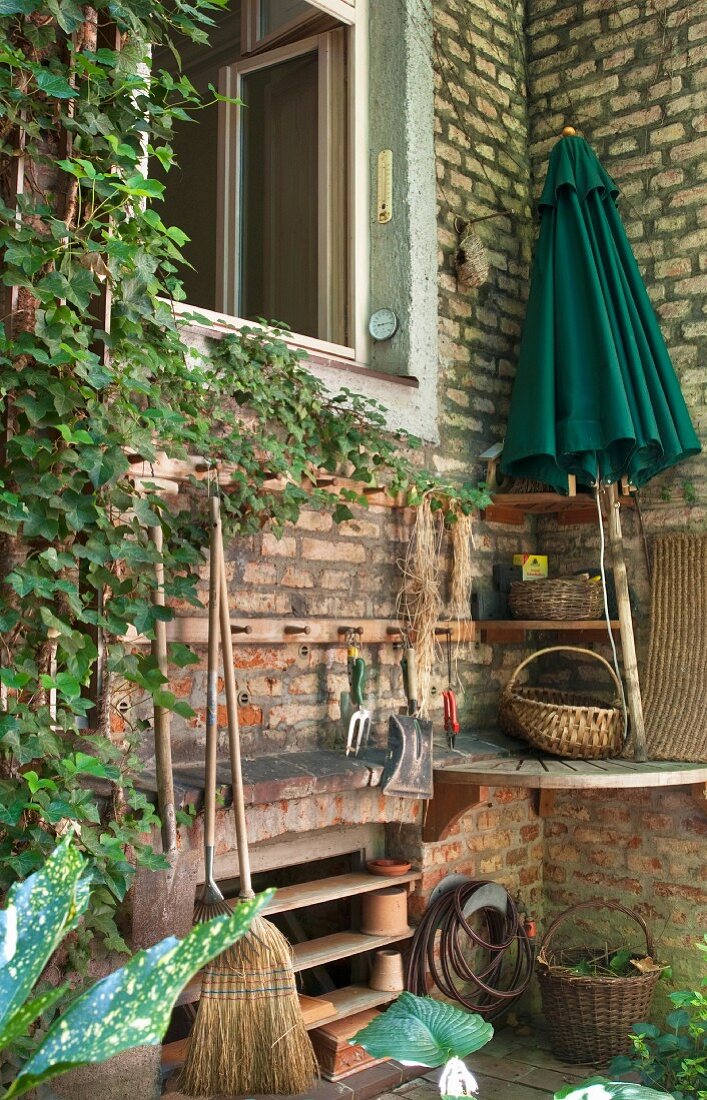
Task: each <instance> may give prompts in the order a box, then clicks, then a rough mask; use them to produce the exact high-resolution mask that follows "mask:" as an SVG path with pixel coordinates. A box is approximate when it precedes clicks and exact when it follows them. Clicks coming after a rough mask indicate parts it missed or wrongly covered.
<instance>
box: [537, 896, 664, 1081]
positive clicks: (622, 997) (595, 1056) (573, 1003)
mask: <svg viewBox="0 0 707 1100" xmlns="http://www.w3.org/2000/svg"><path fill="white" fill-rule="evenodd" d="M597 909H609V910H613V911H615V912H621V913H624V914H625V915H626V916H628V917H630V918H631V919H632V920H633V921H635V923H636V924H638V925H639V927H640V929H641V932H642V933H643V936H644V937H645V941H646V955H647V956H649V957H650V958H651V959H654V958H655V956H654V954H653V952H654V945H653V939H652V937H651V934H650V932H649V931H648V928H647V926H646V923H645V921H644V920H643V919H642V918H641V917H639V915H638V913H634V912H633V910H632V909H626V908H624V906H623V905H619V904H618V903H617V902H604V903H603V902H599V901H590V902H583V903H582V904H580V905H574V906H572V908H571V909H567V910H566V911H565V912H564V913H561V914H560V916H559V917H558V918H557V920H555V921H554V922H553V923H552V924H551V925H550V927H549V928H548V930H547V932H546V933H545V936H544V937H543V941H542V943H541V945H540V950H539V952H538V958H537V962H536V968H535V973H536V974H537V977H538V981H539V983H540V992H541V995H542V1005H543V1014H544V1016H545V1019H546V1021H547V1025H548V1030H549V1037H550V1045H551V1047H552V1052H553V1054H555V1055H556V1056H557V1057H558V1058H561V1059H562V1060H563V1061H565V1062H575V1063H582V1062H606V1061H608V1060H609V1059H610V1058H614V1057H615V1056H616V1055H617V1054H623V1053H624V1051H626V1050H627V1049H628V1048H629V1047H630V1045H631V1043H630V1040H629V1033H630V1032H631V1031H632V1029H633V1026H634V1024H636V1023H637V1022H638V1021H639V1020H646V1019H647V1018H648V1013H649V1010H650V1005H651V1000H652V998H653V992H654V990H655V986H656V982H657V981H658V979H659V977H660V973H661V971H660V969H659V968H655V969H652V970H649V971H647V972H646V973H643V974H642V973H639V972H638V971H637V972H636V974H635V975H630V976H629V977H591V976H585V975H581V974H576V973H574V972H573V971H572V970H571V969H570V968H571V967H572V966H573V965H575V964H576V963H578V962H580V961H582V959H583V958H586V956H587V953H588V952H587V949H586V948H578V949H574V948H571V949H569V950H568V951H562V952H561V951H558V950H557V949H556V948H555V946H554V944H553V938H554V936H555V933H556V932H557V930H558V929H559V928H560V927H561V925H563V924H564V923H565V922H566V921H567V920H569V919H570V918H572V917H573V916H575V915H576V914H577V913H578V912H579V911H580V910H594V911H596V910H597Z"/></svg>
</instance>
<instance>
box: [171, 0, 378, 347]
mask: <svg viewBox="0 0 707 1100" xmlns="http://www.w3.org/2000/svg"><path fill="white" fill-rule="evenodd" d="M258 2H259V0H244V9H245V8H246V7H249V6H254V5H255V4H257V3H258ZM309 2H310V3H312V4H313V6H315V7H318V8H321V10H322V11H325V12H328V13H329V14H332V15H336V17H337V19H339V21H340V22H341V23H343V24H344V28H345V33H346V34H347V36H348V39H347V57H346V64H347V81H346V97H347V103H346V130H347V138H348V141H347V144H348V150H347V169H346V170H347V176H348V201H347V210H346V226H345V229H344V237H345V247H346V253H347V271H346V283H347V292H346V297H347V302H346V304H347V338H348V342H347V343H346V344H339V343H335V342H333V341H329V340H322V339H319V338H315V337H310V336H305V335H304V334H302V333H296V332H292V333H288V334H287V336H286V339H287V342H288V343H290V344H292V345H293V346H295V347H298V348H301V349H303V350H304V351H308V352H309V351H311V352H313V353H315V354H320V355H324V356H326V357H327V358H329V359H331V360H332V361H336V360H340V361H341V362H342V364H345V363H357V364H358V365H360V366H366V365H368V362H369V358H370V354H371V344H370V336H369V333H368V313H369V277H370V275H369V261H370V194H369V192H370V186H369V149H368V133H369V128H368V111H369V94H368V0H309ZM251 18H252V15H251ZM326 33H331V32H324V34H326ZM319 37H324V35H321V36H320V35H312V36H310V37H309V38H306V39H301V40H300V41H299V42H295V43H292V44H291V45H288V46H279V47H276V48H274V49H272V50H267V51H264V50H263V51H260V50H258V52H257V53H254V54H251V55H249V56H248V57H244V56H243V52H244V51H243V50H242V51H241V57H242V60H241V61H239V62H236V63H234V64H233V65H227V66H224V67H223V69H222V71H221V78H222V79H221V83H220V85H219V92H220V93H221V94H222V95H224V96H225V97H227V99H236V98H237V89H238V83H239V79H241V78H242V76H243V75H244V74H246V73H247V72H248V71H253V70H254V69H257V68H262V67H266V66H267V65H268V64H276V63H277V61H278V60H285V59H287V58H289V57H295V56H298V55H299V54H302V53H305V52H308V51H309V50H310V49H311V42H312V41H313V40H315V41H316V39H318V38H319ZM325 49H326V46H325ZM250 66H252V68H250ZM237 67H238V72H236V68H237ZM238 110H239V108H238V107H237V106H234V105H233V104H228V103H225V104H221V105H220V110H219V129H218V135H219V137H218V179H219V196H218V210H219V214H218V226H217V231H218V233H219V235H220V236H221V239H223V240H224V241H226V240H229V239H230V240H236V239H237V236H236V233H237V225H238V211H239V203H240V174H239V173H237V174H235V175H233V174H232V173H230V172H229V165H230V166H234V165H235V162H236V158H237V157H239V155H240V154H239V133H238ZM238 262H239V250H238V249H235V250H234V254H232V256H231V259H230V262H229V260H228V259H226V258H225V257H222V259H221V261H220V262H219V264H218V268H217V287H216V293H217V300H218V301H219V303H220V305H221V306H222V307H225V306H226V303H227V302H228V308H220V309H218V310H206V309H201V308H199V307H197V306H194V305H191V304H190V303H180V305H179V309H178V312H179V313H180V314H182V313H201V314H203V315H204V316H209V317H213V318H214V319H215V321H217V322H218V323H219V324H221V325H225V326H226V327H229V328H233V327H235V328H242V327H244V326H253V325H254V322H253V321H248V320H246V319H245V318H242V317H240V316H239V315H238V312H237V309H236V308H235V301H236V299H235V297H234V293H233V290H231V292H230V293H228V292H227V289H226V288H227V287H228V286H230V287H231V288H233V287H236V286H237V282H236V281H235V279H234V271H233V268H234V266H235V265H236V264H237V263H238ZM319 262H320V263H321V262H322V258H321V256H320V260H319Z"/></svg>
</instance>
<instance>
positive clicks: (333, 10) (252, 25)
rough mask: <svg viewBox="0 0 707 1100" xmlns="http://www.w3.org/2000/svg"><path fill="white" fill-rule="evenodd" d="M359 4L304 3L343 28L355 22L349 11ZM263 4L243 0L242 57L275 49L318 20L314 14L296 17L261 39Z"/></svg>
mask: <svg viewBox="0 0 707 1100" xmlns="http://www.w3.org/2000/svg"><path fill="white" fill-rule="evenodd" d="M358 2H360V0H307V3H308V4H309V5H310V7H312V8H318V9H319V10H320V11H321V12H322V13H323V14H324V15H330V16H332V17H333V18H334V19H337V20H339V21H340V22H342V23H345V24H351V23H352V22H354V21H355V20H354V19H352V18H351V14H352V10H353V11H354V12H355V9H356V5H357V3H358ZM261 5H262V0H243V4H242V17H241V18H242V21H241V39H242V45H243V48H242V51H241V52H242V54H244V55H245V54H252V53H256V52H260V51H261V50H267V49H271V48H273V47H274V46H277V45H278V44H279V43H280V42H281V41H282V39H283V38H288V37H289V36H290V35H292V34H294V33H296V32H297V31H298V30H299V29H300V28H306V27H307V26H308V25H309V24H310V23H313V22H315V21H316V19H317V15H316V13H314V12H312V13H307V14H305V15H300V16H296V17H295V18H294V19H292V20H290V22H289V23H286V24H283V26H282V27H279V28H278V29H277V30H275V31H270V33H269V34H265V35H263V36H262V37H261V36H260V33H259V28H260V12H261Z"/></svg>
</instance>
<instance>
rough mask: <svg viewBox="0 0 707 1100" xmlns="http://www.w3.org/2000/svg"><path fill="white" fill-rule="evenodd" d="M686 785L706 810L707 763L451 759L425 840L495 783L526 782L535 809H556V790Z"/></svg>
mask: <svg viewBox="0 0 707 1100" xmlns="http://www.w3.org/2000/svg"><path fill="white" fill-rule="evenodd" d="M677 786H686V787H689V788H690V793H691V795H692V797H693V799H694V801H695V803H696V804H697V806H698V807H699V808H700V810H701V811H702V813H704V814H706V815H707V764H689V763H685V762H684V761H665V760H651V761H648V762H646V763H640V764H639V763H635V762H634V761H633V760H628V759H627V760H624V759H618V760H569V759H565V758H563V757H558V756H543V757H540V756H537V755H533V756H530V755H529V756H520V757H507V756H506V757H503V758H502V759H496V760H494V759H490V760H489V759H487V760H483V761H475V762H473V763H468V764H450V765H448V766H446V767H444V768H438V769H436V770H435V773H434V796H433V798H432V799H431V801H430V803H429V805H428V810H427V817H426V819H425V824H424V827H423V833H422V839H423V840H424V841H425V842H426V843H435V842H437V841H440V840H444V839H445V837H447V836H449V833H450V831H451V829H452V828H453V826H454V824H455V823H456V822H457V821H458V820H459V818H460V817H461V816H462V814H464V813H466V812H467V811H468V810H471V809H474V807H476V806H479V805H481V803H482V802H486V801H488V800H489V797H490V796H489V789H490V788H492V787H523V788H525V789H526V790H536V791H538V803H537V809H538V813H539V815H540V816H542V817H545V816H547V815H548V814H550V813H551V812H552V804H553V799H554V793H555V792H556V791H558V790H572V789H574V790H588V789H594V790H596V789H604V790H623V789H625V788H626V787H677Z"/></svg>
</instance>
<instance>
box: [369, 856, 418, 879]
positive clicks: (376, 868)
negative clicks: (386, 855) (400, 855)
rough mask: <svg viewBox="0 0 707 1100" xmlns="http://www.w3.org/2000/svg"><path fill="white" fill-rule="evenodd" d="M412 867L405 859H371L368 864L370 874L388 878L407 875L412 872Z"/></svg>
mask: <svg viewBox="0 0 707 1100" xmlns="http://www.w3.org/2000/svg"><path fill="white" fill-rule="evenodd" d="M410 866H411V865H410V864H409V863H406V862H405V860H404V859H369V861H368V863H367V864H366V868H367V869H368V872H369V874H371V875H382V876H383V877H386V878H387V877H391V878H394V877H395V875H405V874H407V872H408V871H409V870H410Z"/></svg>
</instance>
